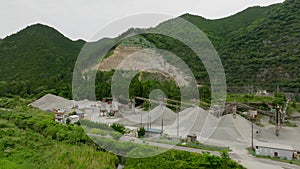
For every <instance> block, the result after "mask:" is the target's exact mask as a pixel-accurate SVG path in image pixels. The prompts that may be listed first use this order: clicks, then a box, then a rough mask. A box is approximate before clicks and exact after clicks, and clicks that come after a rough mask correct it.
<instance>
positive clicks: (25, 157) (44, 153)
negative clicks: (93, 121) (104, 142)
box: [0, 99, 118, 169]
mask: <svg viewBox="0 0 300 169" xmlns="http://www.w3.org/2000/svg"><path fill="white" fill-rule="evenodd" d="M8 100H10V101H5V102H15V101H13V100H12V99H8ZM21 102H22V101H21ZM3 103H4V100H3V99H2V100H1V107H2V104H3ZM5 104H6V106H8V107H9V105H11V106H14V107H17V108H16V109H15V110H11V111H4V110H0V152H1V153H0V168H1V169H9V168H15V169H22V168H24V169H28V168H53V169H54V168H82V169H85V168H115V166H116V164H117V162H118V159H117V157H116V156H115V155H112V154H110V153H108V152H103V151H99V150H97V149H96V147H95V146H94V144H93V143H92V142H91V141H90V140H89V138H88V137H87V136H86V135H85V134H84V132H83V130H82V129H81V128H80V127H76V126H73V125H69V126H65V125H61V124H58V123H55V122H54V121H53V118H54V115H53V114H52V113H45V112H43V111H39V110H36V109H32V108H26V107H24V106H22V105H23V103H22V104H20V102H18V103H17V104H16V102H15V103H11V104H7V103H5Z"/></svg>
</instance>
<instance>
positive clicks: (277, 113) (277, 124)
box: [275, 105, 280, 136]
mask: <svg viewBox="0 0 300 169" xmlns="http://www.w3.org/2000/svg"><path fill="white" fill-rule="evenodd" d="M275 123H276V129H275V134H276V136H279V123H280V120H279V106H278V105H277V106H276V115H275Z"/></svg>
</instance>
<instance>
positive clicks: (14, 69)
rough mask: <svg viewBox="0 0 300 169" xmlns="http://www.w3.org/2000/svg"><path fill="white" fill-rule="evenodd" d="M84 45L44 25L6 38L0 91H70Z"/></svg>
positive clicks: (1, 50) (0, 49)
mask: <svg viewBox="0 0 300 169" xmlns="http://www.w3.org/2000/svg"><path fill="white" fill-rule="evenodd" d="M83 44H84V42H83V41H76V42H73V41H71V40H70V39H68V38H66V37H65V36H63V35H62V34H60V33H59V32H58V31H57V30H55V29H53V28H50V27H48V26H45V25H41V24H36V25H32V26H29V27H27V28H25V29H24V30H21V31H20V32H18V33H16V34H14V35H11V36H8V37H6V38H5V39H3V40H2V41H1V43H0V60H1V62H0V67H1V69H0V94H1V95H4V94H18V95H26V94H37V93H40V92H41V91H45V90H50V89H55V90H57V91H53V90H52V92H59V91H61V92H63V91H65V90H70V89H71V86H70V82H71V77H72V76H71V75H72V71H73V67H74V64H75V60H76V57H77V55H78V53H79V52H80V49H81V47H82V46H83ZM57 94H58V93H57Z"/></svg>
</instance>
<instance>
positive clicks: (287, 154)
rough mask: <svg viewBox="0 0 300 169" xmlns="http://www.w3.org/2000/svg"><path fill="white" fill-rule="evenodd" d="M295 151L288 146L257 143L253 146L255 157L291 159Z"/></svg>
mask: <svg viewBox="0 0 300 169" xmlns="http://www.w3.org/2000/svg"><path fill="white" fill-rule="evenodd" d="M294 152H295V150H294V148H293V147H292V146H290V145H283V144H274V143H267V142H258V143H256V144H255V153H256V154H257V155H263V156H270V157H278V158H286V159H288V160H292V159H293V154H294Z"/></svg>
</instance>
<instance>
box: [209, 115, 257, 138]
mask: <svg viewBox="0 0 300 169" xmlns="http://www.w3.org/2000/svg"><path fill="white" fill-rule="evenodd" d="M259 130H260V128H259V127H258V126H256V125H254V129H253V132H254V134H255V131H259ZM251 132H252V124H251V122H250V121H248V120H246V119H245V118H243V117H241V116H240V115H238V114H237V115H236V118H234V116H233V114H227V115H225V116H222V117H221V118H220V122H219V124H218V126H217V128H216V130H215V131H214V133H213V134H212V136H211V137H210V138H211V139H216V140H226V141H243V140H247V139H249V138H251Z"/></svg>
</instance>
